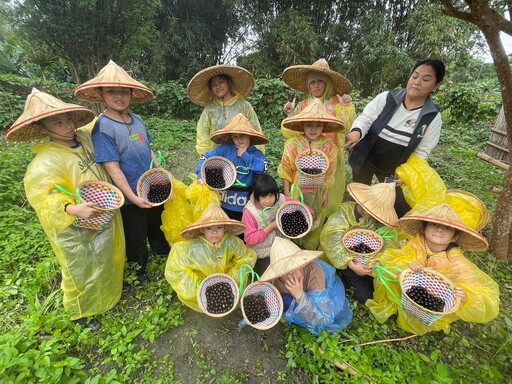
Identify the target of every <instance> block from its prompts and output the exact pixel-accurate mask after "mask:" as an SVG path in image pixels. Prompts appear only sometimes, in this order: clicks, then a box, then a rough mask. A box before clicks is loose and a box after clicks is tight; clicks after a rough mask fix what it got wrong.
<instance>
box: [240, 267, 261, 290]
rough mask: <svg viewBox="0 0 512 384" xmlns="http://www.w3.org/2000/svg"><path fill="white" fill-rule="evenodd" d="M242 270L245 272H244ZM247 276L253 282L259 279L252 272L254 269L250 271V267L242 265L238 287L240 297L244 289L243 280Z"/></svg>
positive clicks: (258, 276)
mask: <svg viewBox="0 0 512 384" xmlns="http://www.w3.org/2000/svg"><path fill="white" fill-rule="evenodd" d="M244 269H245V270H246V271H245V272H244ZM248 275H251V277H252V280H253V281H256V280H259V279H260V275H258V274H257V273H256V272H254V269H252V267H251V266H250V265H249V264H242V265H241V266H240V286H239V287H238V289H239V290H240V295H242V294H243V293H244V288H243V287H244V283H245V278H246V277H247V276H248ZM254 278H256V279H254Z"/></svg>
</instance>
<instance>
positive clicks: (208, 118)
mask: <svg viewBox="0 0 512 384" xmlns="http://www.w3.org/2000/svg"><path fill="white" fill-rule="evenodd" d="M239 113H241V114H242V115H244V116H245V117H247V119H248V120H249V121H250V122H251V125H252V127H253V128H254V129H255V130H256V131H258V132H262V131H261V126H260V122H259V120H258V116H257V115H256V112H254V108H253V107H252V105H251V104H250V103H249V102H248V101H247V100H245V98H244V97H243V96H242V95H240V94H237V95H235V96H234V97H233V98H232V99H231V100H229V101H228V103H227V104H222V100H221V99H219V98H217V97H216V98H214V99H213V101H212V102H211V103H210V104H208V105H207V106H206V107H205V108H204V109H203V112H202V113H201V116H200V117H199V121H198V122H197V137H196V151H197V153H198V154H200V155H203V154H204V153H205V152H207V151H209V150H211V149H213V148H215V147H217V144H215V143H214V142H212V141H211V140H210V136H211V135H212V133H214V132H216V131H218V130H219V129H222V128H224V127H225V126H226V125H228V123H229V121H230V120H231V119H232V118H233V117H235V116H236V115H238V114H239ZM257 147H258V149H259V150H260V151H262V152H263V153H265V152H264V148H265V147H264V146H263V145H258V146H257Z"/></svg>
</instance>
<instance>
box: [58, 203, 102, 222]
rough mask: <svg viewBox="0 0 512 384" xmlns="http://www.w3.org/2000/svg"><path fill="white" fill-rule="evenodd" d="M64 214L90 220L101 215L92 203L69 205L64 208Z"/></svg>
mask: <svg viewBox="0 0 512 384" xmlns="http://www.w3.org/2000/svg"><path fill="white" fill-rule="evenodd" d="M66 212H67V213H69V214H70V215H73V216H78V217H80V218H82V219H92V218H93V217H96V216H98V215H99V214H101V211H99V210H98V209H96V208H95V207H94V203H82V204H78V205H75V204H69V205H68V206H67V207H66Z"/></svg>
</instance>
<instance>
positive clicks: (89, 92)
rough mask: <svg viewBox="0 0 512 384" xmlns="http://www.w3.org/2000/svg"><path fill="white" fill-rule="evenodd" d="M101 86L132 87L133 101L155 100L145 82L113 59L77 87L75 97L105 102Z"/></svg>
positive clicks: (93, 101) (91, 101) (94, 101)
mask: <svg viewBox="0 0 512 384" xmlns="http://www.w3.org/2000/svg"><path fill="white" fill-rule="evenodd" d="M101 87H125V88H131V89H132V90H133V92H132V100H131V102H132V103H144V102H146V101H150V100H153V98H154V97H155V96H154V95H153V92H151V90H150V89H149V88H148V87H146V86H145V85H144V84H142V83H139V82H138V81H137V80H135V79H134V78H133V77H131V76H130V75H129V74H128V72H126V71H125V70H124V69H123V68H121V67H120V66H119V65H117V64H116V63H114V62H113V61H112V60H110V61H109V62H108V64H107V65H105V66H104V67H103V68H102V69H101V71H100V72H99V73H98V75H97V76H96V77H95V78H93V79H91V80H89V81H86V82H85V83H83V84H82V85H80V86H79V87H78V88H77V89H75V97H76V98H77V99H78V100H82V101H88V102H90V103H104V101H103V98H102V97H101V94H100V93H99V92H98V88H101Z"/></svg>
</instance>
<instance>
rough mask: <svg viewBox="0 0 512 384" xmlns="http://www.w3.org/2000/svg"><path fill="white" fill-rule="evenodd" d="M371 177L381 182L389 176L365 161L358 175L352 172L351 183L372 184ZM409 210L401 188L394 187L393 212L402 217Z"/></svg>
mask: <svg viewBox="0 0 512 384" xmlns="http://www.w3.org/2000/svg"><path fill="white" fill-rule="evenodd" d="M373 175H375V176H377V179H378V180H379V181H380V182H383V181H384V179H385V178H386V177H388V176H390V175H389V174H387V173H384V172H382V171H380V170H379V169H377V168H376V167H375V166H374V165H373V164H371V163H369V162H368V161H365V162H364V164H363V166H362V167H361V169H360V170H359V172H358V173H354V172H352V181H353V182H355V183H362V184H366V185H371V184H372V179H373ZM410 210H411V207H410V206H409V204H407V201H405V197H404V193H403V192H402V188H401V187H396V200H395V211H396V214H397V215H398V217H399V218H400V217H402V216H403V215H405V214H406V213H407V212H409V211H410Z"/></svg>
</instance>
